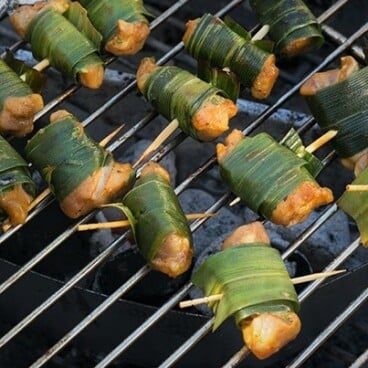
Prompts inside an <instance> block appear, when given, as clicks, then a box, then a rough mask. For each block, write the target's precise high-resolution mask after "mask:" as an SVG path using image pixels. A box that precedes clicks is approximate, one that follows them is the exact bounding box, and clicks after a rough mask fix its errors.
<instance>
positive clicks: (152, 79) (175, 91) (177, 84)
mask: <svg viewBox="0 0 368 368" xmlns="http://www.w3.org/2000/svg"><path fill="white" fill-rule="evenodd" d="M142 92H143V95H144V96H145V98H146V99H147V100H148V101H149V102H150V103H151V104H152V105H153V106H154V107H155V108H156V109H157V111H158V112H159V113H160V114H162V115H163V116H164V117H165V118H166V119H168V120H173V119H178V121H179V127H180V128H181V129H182V130H183V131H184V132H185V133H186V134H188V135H190V136H191V137H193V138H194V139H198V134H197V132H196V130H195V128H194V127H193V125H192V120H193V117H194V115H195V114H196V112H198V111H199V110H200V108H201V106H202V104H203V103H204V102H205V101H206V100H208V99H210V98H211V97H214V96H216V95H223V93H222V91H220V90H219V89H218V88H215V87H213V86H212V85H210V84H209V83H206V82H204V81H202V80H201V79H199V78H197V77H196V76H194V75H193V74H191V73H189V72H187V71H186V70H183V69H180V68H178V67H175V66H162V67H158V68H157V69H155V70H154V71H153V72H152V73H151V74H150V75H149V77H148V78H147V81H146V83H145V85H144V88H143V91H142Z"/></svg>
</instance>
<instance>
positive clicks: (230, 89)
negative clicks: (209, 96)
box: [197, 60, 240, 102]
mask: <svg viewBox="0 0 368 368" xmlns="http://www.w3.org/2000/svg"><path fill="white" fill-rule="evenodd" d="M197 71H198V77H199V78H200V79H202V80H204V81H205V82H208V83H210V84H212V85H213V86H214V87H216V88H218V89H220V90H222V91H224V93H225V94H226V96H227V97H228V98H230V99H231V100H232V101H234V102H236V100H237V99H238V97H239V93H240V82H239V80H238V78H237V76H236V75H235V74H234V73H233V72H231V71H230V70H225V69H220V68H215V67H211V66H210V65H209V64H208V63H207V62H206V61H202V60H199V61H198V68H197Z"/></svg>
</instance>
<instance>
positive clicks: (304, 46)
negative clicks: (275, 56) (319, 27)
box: [282, 37, 314, 57]
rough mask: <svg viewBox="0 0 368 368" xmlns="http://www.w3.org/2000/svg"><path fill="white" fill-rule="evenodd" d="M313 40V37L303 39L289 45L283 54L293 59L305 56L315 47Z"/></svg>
mask: <svg viewBox="0 0 368 368" xmlns="http://www.w3.org/2000/svg"><path fill="white" fill-rule="evenodd" d="M313 43H314V42H313V38H311V37H301V38H297V39H296V40H294V41H292V42H290V43H289V44H287V45H286V46H285V47H284V48H283V50H282V54H284V55H286V56H288V57H293V56H297V55H299V54H303V53H305V52H307V51H309V50H310V49H311V47H312V46H313Z"/></svg>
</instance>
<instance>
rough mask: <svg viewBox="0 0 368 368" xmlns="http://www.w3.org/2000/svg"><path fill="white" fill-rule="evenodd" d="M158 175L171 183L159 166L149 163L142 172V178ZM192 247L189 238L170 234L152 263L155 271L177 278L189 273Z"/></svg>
mask: <svg viewBox="0 0 368 368" xmlns="http://www.w3.org/2000/svg"><path fill="white" fill-rule="evenodd" d="M150 174H156V175H160V176H161V177H163V178H164V179H165V180H166V181H167V182H168V183H170V175H169V173H168V172H167V171H166V170H165V169H164V168H163V167H162V166H160V165H159V164H157V163H155V162H149V163H148V164H146V165H145V166H144V167H143V169H142V172H141V177H144V176H145V175H150ZM192 256H193V252H192V247H191V244H190V241H189V239H188V238H186V237H183V236H182V235H179V234H175V233H170V234H168V235H167V236H166V238H165V239H164V241H163V243H162V244H161V246H160V248H159V250H158V251H157V253H156V255H155V257H154V258H153V259H152V261H151V262H150V264H151V267H152V268H153V269H155V270H158V271H160V272H163V273H165V274H166V275H168V276H170V277H177V276H179V275H181V274H182V273H184V272H185V271H187V270H188V269H189V267H190V265H191V263H192Z"/></svg>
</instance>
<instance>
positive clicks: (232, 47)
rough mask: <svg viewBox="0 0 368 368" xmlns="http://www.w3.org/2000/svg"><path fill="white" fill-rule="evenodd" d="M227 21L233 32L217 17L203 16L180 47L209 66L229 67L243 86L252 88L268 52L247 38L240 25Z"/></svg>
mask: <svg viewBox="0 0 368 368" xmlns="http://www.w3.org/2000/svg"><path fill="white" fill-rule="evenodd" d="M228 23H229V24H231V27H232V28H236V29H237V31H236V32H234V30H233V29H231V28H229V27H228V26H227V25H226V24H225V23H224V22H223V21H222V20H221V19H220V18H218V17H215V16H213V15H211V14H205V15H203V16H202V17H201V19H200V21H199V23H198V24H197V25H196V27H195V29H194V30H193V32H192V34H191V35H190V37H189V38H188V39H187V40H185V44H184V46H185V48H186V50H187V51H188V52H189V54H191V55H192V56H193V57H194V58H195V59H197V60H205V61H207V62H208V63H209V64H210V65H211V66H213V67H217V68H221V69H222V68H229V69H230V70H231V71H232V72H234V73H235V74H236V75H237V77H238V78H239V80H240V82H241V83H242V84H244V86H246V87H252V85H253V82H254V81H255V79H256V78H257V76H258V75H259V73H260V72H261V70H262V69H263V65H264V63H265V61H266V59H267V58H268V57H269V53H267V52H265V51H263V50H262V49H260V48H258V47H257V46H256V45H255V44H253V43H252V42H251V41H250V40H248V41H247V40H246V39H245V38H244V37H245V34H244V32H243V31H241V30H240V28H239V27H241V26H238V27H236V26H235V25H234V24H233V23H232V21H228ZM239 33H240V34H241V35H239Z"/></svg>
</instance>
